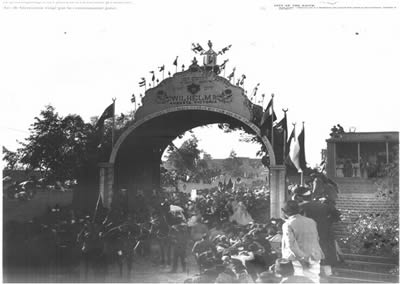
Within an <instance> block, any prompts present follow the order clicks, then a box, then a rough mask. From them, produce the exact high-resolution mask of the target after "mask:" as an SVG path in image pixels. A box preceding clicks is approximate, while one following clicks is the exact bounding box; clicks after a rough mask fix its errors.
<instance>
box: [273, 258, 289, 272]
mask: <svg viewBox="0 0 400 284" xmlns="http://www.w3.org/2000/svg"><path fill="white" fill-rule="evenodd" d="M272 269H273V270H274V271H275V275H277V276H278V275H279V276H281V277H288V276H291V275H293V274H294V268H293V264H292V262H291V261H290V260H287V259H284V258H278V259H277V260H276V261H275V264H274V265H273V266H272Z"/></svg>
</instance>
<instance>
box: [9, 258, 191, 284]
mask: <svg viewBox="0 0 400 284" xmlns="http://www.w3.org/2000/svg"><path fill="white" fill-rule="evenodd" d="M187 262H188V265H187V267H188V268H187V271H186V272H183V271H182V268H181V267H180V266H178V272H177V273H170V272H169V271H170V270H171V267H170V266H160V265H157V264H155V263H154V262H152V261H151V260H150V259H145V258H141V257H138V258H136V259H135V261H134V264H133V270H132V274H131V277H129V278H128V277H127V274H126V271H124V276H123V277H120V275H119V270H118V267H117V266H116V265H113V266H112V267H111V268H109V272H108V273H107V275H106V277H105V279H104V281H100V280H99V279H98V278H97V277H96V275H95V273H94V271H93V270H90V271H89V275H88V279H87V280H86V279H85V278H84V273H83V272H84V269H83V264H81V265H80V266H78V267H76V268H74V269H73V270H70V271H46V272H44V271H42V273H41V272H40V271H36V272H33V271H31V272H27V271H14V273H12V276H9V275H7V273H4V275H3V281H4V282H36V283H56V282H58V283H60V282H61V283H66V282H69V283H76V282H88V283H93V282H105V283H115V282H117V283H118V282H130V283H183V281H184V280H185V279H187V278H189V277H192V276H193V275H194V274H196V273H198V269H197V265H196V264H195V260H194V258H193V256H192V255H190V256H189V257H188V259H187Z"/></svg>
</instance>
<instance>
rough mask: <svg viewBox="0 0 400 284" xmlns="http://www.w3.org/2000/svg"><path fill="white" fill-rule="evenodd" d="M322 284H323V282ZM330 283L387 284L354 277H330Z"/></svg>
mask: <svg viewBox="0 0 400 284" xmlns="http://www.w3.org/2000/svg"><path fill="white" fill-rule="evenodd" d="M321 283H323V282H322V281H321ZM328 283H385V282H384V281H375V280H370V279H360V278H354V277H340V276H329V277H328Z"/></svg>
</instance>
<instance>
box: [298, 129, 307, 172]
mask: <svg viewBox="0 0 400 284" xmlns="http://www.w3.org/2000/svg"><path fill="white" fill-rule="evenodd" d="M304 134H305V133H304V124H303V129H302V130H301V132H300V135H299V137H298V140H299V146H300V153H299V163H300V168H301V169H302V170H305V169H306V168H307V162H306V151H305V144H304Z"/></svg>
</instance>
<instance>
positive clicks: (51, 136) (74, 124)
mask: <svg viewBox="0 0 400 284" xmlns="http://www.w3.org/2000/svg"><path fill="white" fill-rule="evenodd" d="M92 133H93V127H92V125H90V124H86V123H84V121H83V120H82V118H81V117H80V116H78V115H68V116H66V117H64V118H63V117H61V116H59V115H58V113H57V112H55V109H54V107H52V106H50V105H49V106H46V107H45V109H44V110H42V111H41V112H40V117H35V122H34V123H33V124H32V125H31V128H30V135H29V137H28V138H26V139H25V142H20V144H21V145H22V147H21V148H19V149H18V152H19V155H20V157H21V159H20V162H21V163H22V164H25V165H27V166H28V167H29V168H30V169H33V170H39V171H40V172H41V173H42V175H43V176H44V177H45V178H47V179H52V180H60V181H64V180H66V179H74V178H75V177H76V170H77V169H79V168H80V167H81V166H82V164H83V163H84V158H85V157H86V153H87V145H88V143H87V142H88V139H89V136H90V135H91V134H92Z"/></svg>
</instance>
